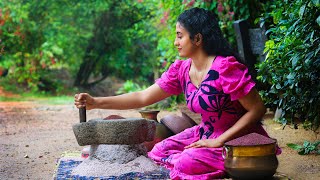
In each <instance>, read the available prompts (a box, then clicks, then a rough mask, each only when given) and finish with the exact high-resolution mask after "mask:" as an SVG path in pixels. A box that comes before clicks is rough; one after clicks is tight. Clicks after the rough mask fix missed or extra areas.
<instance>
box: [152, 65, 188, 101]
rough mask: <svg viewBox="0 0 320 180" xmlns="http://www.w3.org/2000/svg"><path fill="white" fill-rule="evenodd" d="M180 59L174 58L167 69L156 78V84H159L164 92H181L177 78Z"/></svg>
mask: <svg viewBox="0 0 320 180" xmlns="http://www.w3.org/2000/svg"><path fill="white" fill-rule="evenodd" d="M182 62H183V61H182V60H176V61H175V62H174V63H173V64H171V66H170V67H169V69H168V70H167V71H166V72H164V73H163V74H162V75H161V77H160V78H159V79H157V80H156V84H158V85H159V86H160V88H161V89H163V90H164V91H165V92H167V93H169V94H174V95H179V94H180V93H181V92H182V88H181V83H180V80H179V69H180V66H181V64H182Z"/></svg>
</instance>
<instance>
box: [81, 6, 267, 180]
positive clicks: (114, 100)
mask: <svg viewBox="0 0 320 180" xmlns="http://www.w3.org/2000/svg"><path fill="white" fill-rule="evenodd" d="M174 45H175V46H176V47H177V49H178V51H179V55H180V56H181V57H187V58H188V59H187V60H176V61H175V62H174V63H173V64H172V65H171V66H170V67H169V69H168V70H167V71H166V72H165V73H163V74H162V76H161V78H159V79H157V80H156V82H155V84H153V85H152V86H150V87H149V88H147V89H145V90H143V91H139V92H134V93H128V94H123V95H119V96H111V97H96V98H93V97H91V96H90V95H89V94H86V93H80V94H76V95H75V105H76V106H77V107H78V108H80V107H84V106H85V107H86V108H87V109H88V110H89V109H94V108H100V109H131V108H140V107H144V106H147V105H150V104H153V103H155V102H158V101H160V100H163V99H165V98H167V97H169V96H171V95H178V94H180V93H181V92H184V94H185V98H186V102H187V106H188V108H189V109H190V110H192V111H194V112H197V113H200V114H201V116H202V122H201V123H200V124H199V125H197V126H194V127H191V128H188V129H186V130H184V131H183V132H181V133H179V134H177V135H174V136H171V137H169V138H167V139H165V140H163V141H162V142H159V143H158V144H156V145H155V146H154V148H153V149H152V150H151V151H150V152H149V153H148V156H149V157H150V158H151V159H153V160H154V161H155V162H156V163H157V164H159V165H162V166H164V167H166V168H168V169H169V170H170V178H171V179H215V178H221V177H223V176H224V175H225V172H224V165H223V159H222V156H221V154H222V146H223V144H224V143H225V142H227V141H229V140H231V139H234V138H236V137H239V136H242V135H245V134H248V133H251V132H256V133H259V134H262V135H265V136H268V135H267V133H266V131H265V130H264V129H263V128H262V126H261V123H260V120H261V118H262V117H263V115H264V114H265V112H266V109H265V107H264V104H263V102H262V100H261V97H260V95H259V93H258V91H257V90H256V89H255V83H254V82H253V81H252V79H251V77H250V75H249V74H248V69H247V68H246V66H245V65H243V64H241V63H239V62H238V61H237V59H236V58H235V55H234V53H233V51H232V50H231V48H230V46H229V45H228V43H227V41H226V40H225V39H224V38H223V34H222V32H221V30H220V28H219V25H218V20H217V18H216V16H215V15H214V14H213V13H211V12H210V11H207V10H204V9H200V8H192V9H189V10H186V11H185V12H183V13H182V14H181V15H180V16H179V18H178V21H177V24H176V39H175V42H174Z"/></svg>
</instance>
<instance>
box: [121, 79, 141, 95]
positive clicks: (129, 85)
mask: <svg viewBox="0 0 320 180" xmlns="http://www.w3.org/2000/svg"><path fill="white" fill-rule="evenodd" d="M145 88H146V86H145V85H143V86H142V87H141V86H140V85H139V84H137V83H134V82H133V81H132V80H127V81H126V82H125V83H124V84H123V86H122V87H121V88H120V89H118V91H117V92H116V94H125V93H131V92H136V91H141V90H143V89H145Z"/></svg>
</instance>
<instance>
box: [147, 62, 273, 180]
mask: <svg viewBox="0 0 320 180" xmlns="http://www.w3.org/2000/svg"><path fill="white" fill-rule="evenodd" d="M190 66H191V59H188V60H176V61H175V62H174V63H173V64H172V65H171V66H170V67H169V69H168V70H167V71H166V72H164V73H163V74H162V76H161V78H159V79H157V80H156V83H157V84H158V85H159V86H160V87H161V88H162V89H163V90H164V91H166V92H167V93H170V94H173V95H178V94H180V93H181V92H184V94H185V98H186V102H187V106H188V108H189V109H190V110H191V111H193V112H196V113H200V114H201V116H202V122H201V123H200V124H199V125H197V126H194V127H191V128H188V129H186V130H184V131H183V132H181V133H179V134H176V135H174V136H171V137H169V138H167V139H165V140H163V141H161V142H159V143H157V144H156V145H155V146H154V148H153V149H152V150H151V151H150V152H149V153H148V156H149V158H151V159H153V160H154V161H155V162H156V163H157V164H159V165H161V166H164V167H166V168H168V169H169V170H170V178H171V179H196V180H201V179H216V178H222V177H223V176H224V175H225V171H224V159H223V158H222V148H189V149H184V147H185V146H187V145H189V144H191V143H193V142H196V141H198V140H199V139H214V138H217V137H219V136H220V135H221V134H222V133H223V132H225V131H226V130H227V129H229V128H230V127H231V126H233V125H234V124H235V123H236V122H237V121H238V119H239V118H240V117H241V116H242V115H243V114H244V113H245V112H246V110H245V109H244V108H243V107H242V106H241V104H240V103H239V101H238V99H239V98H241V97H243V96H245V95H247V94H248V93H249V92H250V90H251V89H252V88H253V87H254V86H255V83H254V81H253V80H252V79H251V77H250V75H249V74H248V69H247V67H246V66H244V65H242V64H241V63H239V62H238V61H236V59H235V58H234V57H232V56H230V57H222V56H218V57H216V59H215V60H214V61H213V63H212V65H211V68H210V70H209V72H208V74H207V75H206V77H205V80H203V81H202V83H201V85H200V86H199V88H197V87H196V86H195V85H194V84H192V82H191V80H190V77H189V70H190ZM250 131H251V132H256V133H259V134H262V135H265V136H268V135H267V133H266V131H265V130H264V129H263V127H262V126H261V124H257V125H256V126H255V127H253V128H252V129H251V130H250Z"/></svg>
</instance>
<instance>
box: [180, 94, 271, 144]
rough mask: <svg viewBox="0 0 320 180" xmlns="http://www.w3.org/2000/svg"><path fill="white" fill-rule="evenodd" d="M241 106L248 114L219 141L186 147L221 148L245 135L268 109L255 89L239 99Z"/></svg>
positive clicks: (209, 141) (201, 142)
mask: <svg viewBox="0 0 320 180" xmlns="http://www.w3.org/2000/svg"><path fill="white" fill-rule="evenodd" d="M239 102H240V103H241V105H242V106H243V107H244V108H245V109H246V110H247V112H246V113H245V114H244V115H243V116H242V117H241V118H240V119H239V120H238V121H237V122H236V123H235V124H234V125H233V126H232V127H231V128H229V129H228V130H227V131H225V132H224V133H223V134H221V135H220V136H219V137H218V138H217V139H205V140H199V141H197V142H195V143H192V144H190V145H189V146H186V148H190V147H221V146H223V144H224V143H225V142H227V141H229V140H232V139H234V138H236V137H239V136H242V135H245V134H247V133H248V130H249V128H250V127H252V126H253V125H256V123H257V122H258V121H260V120H261V119H262V117H263V116H264V114H265V113H266V108H265V106H264V104H263V101H262V99H261V97H260V95H259V93H258V91H257V90H256V89H255V88H253V89H252V90H251V91H250V92H249V93H248V94H247V95H246V96H244V97H242V98H240V99H239Z"/></svg>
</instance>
